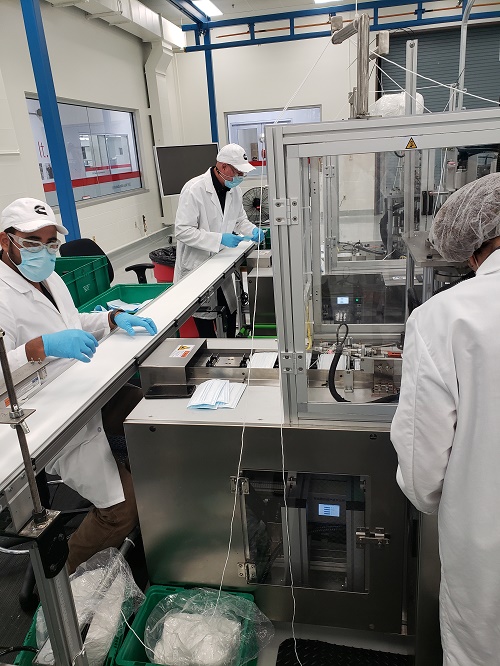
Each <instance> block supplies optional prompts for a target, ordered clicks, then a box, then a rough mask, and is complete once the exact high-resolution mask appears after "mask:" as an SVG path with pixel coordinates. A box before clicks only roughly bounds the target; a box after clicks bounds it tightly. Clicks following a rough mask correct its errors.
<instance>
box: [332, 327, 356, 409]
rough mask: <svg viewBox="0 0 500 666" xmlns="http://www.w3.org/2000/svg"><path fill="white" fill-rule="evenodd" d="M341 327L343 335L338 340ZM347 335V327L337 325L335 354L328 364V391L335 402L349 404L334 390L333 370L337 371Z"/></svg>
mask: <svg viewBox="0 0 500 666" xmlns="http://www.w3.org/2000/svg"><path fill="white" fill-rule="evenodd" d="M342 326H344V327H345V334H344V337H343V338H342V340H339V333H340V329H341V328H342ZM348 335H349V326H348V325H347V324H339V325H338V326H337V346H336V347H335V354H334V356H333V360H332V362H331V364H330V369H329V370H328V390H329V391H330V394H331V396H332V398H333V399H334V400H336V401H337V402H351V401H350V400H346V399H345V398H343V397H342V396H341V395H340V393H339V392H338V391H337V389H336V388H335V370H336V369H337V366H338V364H339V361H340V357H341V356H342V350H343V349H344V345H345V341H346V339H347V336H348Z"/></svg>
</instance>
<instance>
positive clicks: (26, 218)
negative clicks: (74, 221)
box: [0, 197, 68, 236]
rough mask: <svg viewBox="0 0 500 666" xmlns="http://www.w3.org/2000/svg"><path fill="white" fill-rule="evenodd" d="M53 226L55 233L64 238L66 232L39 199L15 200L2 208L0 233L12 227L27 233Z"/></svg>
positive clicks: (52, 212) (47, 206)
mask: <svg viewBox="0 0 500 666" xmlns="http://www.w3.org/2000/svg"><path fill="white" fill-rule="evenodd" d="M51 225H54V227H55V228H56V229H57V231H58V232H59V233H60V234H63V236H66V234H67V233H68V230H67V229H66V227H63V226H62V224H58V223H57V220H56V216H55V215H54V211H53V210H52V208H51V207H50V206H49V205H48V204H46V203H45V201H40V200H39V199H30V198H28V197H26V198H24V199H16V200H15V201H13V202H12V203H11V204H9V205H8V206H7V208H4V209H3V211H2V215H1V221H0V231H5V230H6V229H9V228H10V227H14V229H16V230H17V231H23V232H25V233H29V232H30V231H38V229H42V228H43V227H49V226H51Z"/></svg>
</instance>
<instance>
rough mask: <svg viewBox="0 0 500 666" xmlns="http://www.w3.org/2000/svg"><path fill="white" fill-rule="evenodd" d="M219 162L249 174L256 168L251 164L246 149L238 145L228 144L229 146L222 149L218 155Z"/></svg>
mask: <svg viewBox="0 0 500 666" xmlns="http://www.w3.org/2000/svg"><path fill="white" fill-rule="evenodd" d="M217 162H223V163H224V164H230V165H231V166H233V167H234V168H235V169H238V171H242V172H243V173H249V172H250V171H253V170H254V169H255V167H254V166H252V165H251V164H250V163H249V161H248V157H247V156H246V153H245V150H244V148H242V147H241V146H238V144H237V143H228V144H227V146H224V148H221V149H220V150H219V153H218V155H217Z"/></svg>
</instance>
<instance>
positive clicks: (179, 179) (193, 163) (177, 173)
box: [155, 143, 219, 197]
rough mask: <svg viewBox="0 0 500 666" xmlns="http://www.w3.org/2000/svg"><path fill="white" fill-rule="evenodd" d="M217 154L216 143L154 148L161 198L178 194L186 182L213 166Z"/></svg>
mask: <svg viewBox="0 0 500 666" xmlns="http://www.w3.org/2000/svg"><path fill="white" fill-rule="evenodd" d="M218 152H219V149H218V147H217V144H216V143H202V144H197V145H189V146H155V155H156V168H157V171H158V180H159V181H160V188H161V192H162V194H163V196H164V197H167V196H169V195H171V194H180V191H181V190H182V188H183V187H184V185H185V184H186V183H187V181H188V180H191V178H194V177H195V176H199V175H200V174H202V173H203V172H204V171H206V170H207V169H208V168H209V167H211V166H213V165H214V164H215V162H216V159H217V153H218Z"/></svg>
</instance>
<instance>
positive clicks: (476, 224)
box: [429, 173, 500, 261]
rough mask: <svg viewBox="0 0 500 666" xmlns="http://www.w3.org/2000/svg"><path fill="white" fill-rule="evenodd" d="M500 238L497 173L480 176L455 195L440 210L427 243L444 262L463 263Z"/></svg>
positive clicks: (498, 176) (499, 176)
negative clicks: (487, 243) (490, 242)
mask: <svg viewBox="0 0 500 666" xmlns="http://www.w3.org/2000/svg"><path fill="white" fill-rule="evenodd" d="M496 236H500V173H492V174H490V175H489V176H483V177H482V178H479V180H474V181H472V183H468V184H467V185H464V186H463V187H461V188H460V189H459V190H457V191H456V192H454V193H453V194H452V195H451V196H450V197H449V199H447V200H446V201H445V203H444V204H443V205H442V206H441V208H440V209H439V211H438V213H437V215H436V217H435V218H434V222H433V223H432V226H431V229H430V232H429V240H430V242H431V243H432V245H433V246H434V247H435V248H436V250H437V251H438V252H439V254H440V255H441V256H442V257H443V258H444V259H446V261H465V260H466V259H468V258H469V257H470V256H471V255H472V254H473V253H474V252H475V251H476V250H477V249H479V248H480V247H481V245H482V244H483V243H485V242H486V241H488V240H491V239H492V238H495V237H496Z"/></svg>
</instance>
